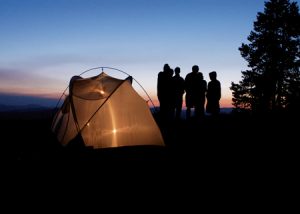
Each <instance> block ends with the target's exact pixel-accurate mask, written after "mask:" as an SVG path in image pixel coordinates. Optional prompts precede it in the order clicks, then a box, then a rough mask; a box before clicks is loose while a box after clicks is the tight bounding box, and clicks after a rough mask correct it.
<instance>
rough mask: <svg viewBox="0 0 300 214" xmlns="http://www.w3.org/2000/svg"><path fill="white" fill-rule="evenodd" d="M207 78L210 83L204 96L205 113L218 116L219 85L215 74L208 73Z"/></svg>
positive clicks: (213, 72)
mask: <svg viewBox="0 0 300 214" xmlns="http://www.w3.org/2000/svg"><path fill="white" fill-rule="evenodd" d="M209 78H210V80H211V81H210V82H209V83H208V89H207V94H206V98H207V105H206V112H207V113H210V114H212V115H218V114H219V112H220V104H219V101H220V99H221V84H220V82H219V81H218V80H217V72H215V71H212V72H210V73H209Z"/></svg>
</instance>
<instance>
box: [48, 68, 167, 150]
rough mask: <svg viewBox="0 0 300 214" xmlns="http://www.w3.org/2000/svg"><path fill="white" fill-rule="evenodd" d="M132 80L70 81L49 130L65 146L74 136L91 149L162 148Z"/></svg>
mask: <svg viewBox="0 0 300 214" xmlns="http://www.w3.org/2000/svg"><path fill="white" fill-rule="evenodd" d="M131 84H132V78H131V77H128V78H126V79H125V80H121V79H116V78H113V77H111V76H109V75H107V74H105V73H104V72H102V73H101V74H100V75H98V76H94V77H90V78H82V77H80V76H74V77H72V79H71V80H70V84H69V95H68V96H67V97H66V99H65V100H64V103H63V105H62V107H61V108H60V109H59V111H58V112H57V114H56V116H55V118H54V120H53V124H52V131H53V132H54V133H55V134H56V136H57V139H58V140H59V141H60V142H61V143H62V144H63V145H67V144H68V143H69V142H70V141H71V140H72V139H74V138H75V137H76V136H77V135H79V134H80V135H81V137H82V139H83V141H84V144H85V145H86V146H91V147H93V148H107V147H120V146H135V145H164V142H163V138H162V135H161V133H160V130H159V128H158V126H157V124H156V122H155V120H154V119H153V117H152V114H151V111H150V109H149V106H148V105H147V103H146V101H145V100H144V99H143V98H142V97H141V96H140V95H139V94H138V93H137V92H136V91H135V90H134V89H133V87H132V85H131Z"/></svg>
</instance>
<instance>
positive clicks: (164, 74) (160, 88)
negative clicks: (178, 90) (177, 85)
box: [157, 64, 173, 121]
mask: <svg viewBox="0 0 300 214" xmlns="http://www.w3.org/2000/svg"><path fill="white" fill-rule="evenodd" d="M172 76H173V70H172V69H171V68H170V66H169V65H168V64H165V65H164V68H163V71H161V72H159V73H158V76H157V97H158V100H159V106H160V117H161V119H162V120H163V121H168V120H169V119H170V117H171V116H170V115H171V114H172V113H171V111H172V106H173V99H172Z"/></svg>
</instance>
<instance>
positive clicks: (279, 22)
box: [230, 0, 300, 112]
mask: <svg viewBox="0 0 300 214" xmlns="http://www.w3.org/2000/svg"><path fill="white" fill-rule="evenodd" d="M248 41H249V42H250V43H249V44H244V43H243V44H242V46H241V47H240V48H239V50H240V52H241V55H242V57H243V58H244V59H245V60H246V61H247V62H248V67H249V68H251V69H250V70H247V71H242V80H241V81H240V82H239V83H238V84H236V83H234V82H232V83H231V87H230V89H231V90H232V94H233V99H232V101H233V105H234V106H235V107H237V108H248V109H251V110H252V111H263V112H264V111H269V110H278V109H296V108H297V107H299V100H300V94H299V93H300V71H299V64H300V54H299V50H300V15H299V8H298V5H297V3H296V2H290V1H289V0H270V1H268V2H265V8H264V12H263V13H258V15H257V20H256V21H255V22H254V30H253V31H251V32H250V35H249V36H248Z"/></svg>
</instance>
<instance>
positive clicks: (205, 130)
mask: <svg viewBox="0 0 300 214" xmlns="http://www.w3.org/2000/svg"><path fill="white" fill-rule="evenodd" d="M0 118H1V119H0V128H1V134H2V140H1V143H2V147H3V149H1V153H2V154H1V156H2V157H4V158H5V159H6V160H21V161H23V160H24V161H27V160H29V161H31V160H32V161H54V162H55V161H68V160H93V161H94V160H96V161H98V160H99V161H100V160H101V161H110V162H111V161H115V162H118V161H120V162H121V161H130V162H131V163H132V162H135V161H136V162H138V161H139V162H147V163H167V164H174V165H176V164H179V163H180V164H182V163H200V164H201V165H202V166H212V165H213V166H215V167H218V166H223V167H229V168H231V167H232V166H235V168H240V167H242V168H244V167H246V166H259V167H260V168H261V169H263V168H264V167H263V165H264V166H265V167H266V168H268V167H267V166H270V165H272V166H274V163H277V164H278V165H280V164H283V163H286V161H287V159H290V160H291V161H292V158H293V157H294V156H293V155H292V154H293V148H295V146H296V142H298V138H299V137H298V132H299V130H298V125H297V119H295V118H294V119H291V118H293V117H288V116H286V115H284V116H282V115H281V116H273V115H272V116H265V117H263V118H262V117H254V116H250V115H241V114H239V115H235V114H222V115H220V117H219V118H211V117H209V116H206V117H205V118H204V119H203V120H201V121H186V120H182V121H177V122H172V123H169V124H168V125H166V126H163V125H161V124H160V128H161V130H162V133H163V136H164V139H165V143H166V147H151V146H149V147H145V146H143V147H128V148H119V149H104V150H97V151H95V150H92V149H87V148H79V147H73V148H65V147H62V146H61V145H60V144H59V143H58V142H57V141H56V139H55V136H53V134H52V133H51V130H50V126H51V122H52V114H51V112H49V111H40V112H22V113H1V114H0ZM294 120H295V121H294Z"/></svg>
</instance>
